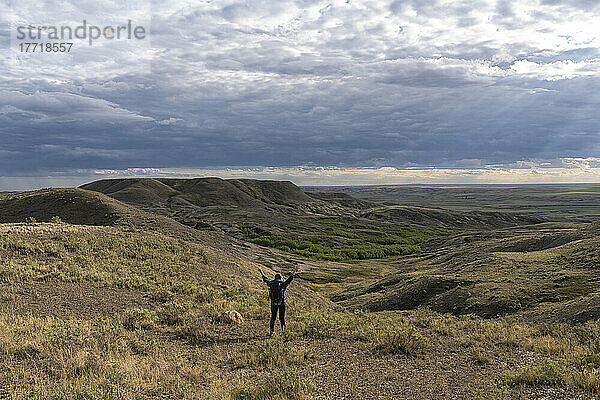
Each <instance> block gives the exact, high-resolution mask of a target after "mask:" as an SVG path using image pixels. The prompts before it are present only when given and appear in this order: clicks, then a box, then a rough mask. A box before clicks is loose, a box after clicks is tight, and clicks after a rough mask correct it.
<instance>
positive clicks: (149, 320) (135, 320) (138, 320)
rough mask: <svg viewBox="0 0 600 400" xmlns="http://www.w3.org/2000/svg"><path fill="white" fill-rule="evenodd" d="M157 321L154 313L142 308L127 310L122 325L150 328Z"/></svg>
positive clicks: (132, 327) (130, 327)
mask: <svg viewBox="0 0 600 400" xmlns="http://www.w3.org/2000/svg"><path fill="white" fill-rule="evenodd" d="M157 322H158V317H157V316H156V313H155V312H154V311H150V310H146V309H144V308H133V309H130V310H127V311H126V312H125V315H124V317H123V326H124V327H125V328H128V329H151V328H153V327H154V326H156V323H157Z"/></svg>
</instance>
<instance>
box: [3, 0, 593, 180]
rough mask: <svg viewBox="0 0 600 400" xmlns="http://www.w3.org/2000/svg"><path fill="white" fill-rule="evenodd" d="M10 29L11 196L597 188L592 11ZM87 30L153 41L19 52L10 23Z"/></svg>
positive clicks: (15, 17)
mask: <svg viewBox="0 0 600 400" xmlns="http://www.w3.org/2000/svg"><path fill="white" fill-rule="evenodd" d="M0 19H1V21H0V46H4V47H5V48H4V50H6V51H3V56H2V57H3V59H2V65H0V190H10V189H22V188H27V187H36V186H44V185H45V186H50V185H54V184H68V183H70V182H74V183H81V182H83V181H86V180H93V179H98V178H100V177H105V176H119V175H126V176H138V175H143V176H154V175H157V176H158V175H164V176H166V175H169V176H175V175H182V176H183V175H185V176H194V175H205V174H210V175H223V176H233V175H235V176H243V175H247V176H257V177H269V176H272V177H276V178H291V179H293V180H295V181H296V182H299V183H309V184H318V183H322V184H336V183H338V182H339V183H340V184H347V183H349V182H350V183H352V182H354V183H419V182H422V183H443V182H485V181H489V182H500V181H502V182H505V181H506V182H513V181H514V182H536V181H538V180H540V179H541V181H548V182H550V181H551V182H561V181H564V182H576V181H585V182H598V181H600V179H598V178H599V176H600V173H599V171H600V170H599V168H598V167H599V165H600V158H599V157H600V140H599V127H600V104H599V103H600V79H599V75H600V55H599V51H598V48H599V45H600V37H599V35H600V31H599V29H598V27H599V26H600V3H599V2H598V1H597V0H511V1H505V0H495V1H494V0H468V1H467V0H465V1H460V0H459V1H457V0H451V1H450V0H449V1H445V0H444V1H442V0H394V1H384V0H362V1H358V0H342V1H313V0H296V1H291V0H269V1H265V0H262V1H261V0H247V1H240V0H229V1H220V0H212V1H211V0H204V1H200V0H196V1H192V0H188V1H170V2H164V1H154V2H152V1H144V0H131V1H130V0H125V1H124V0H115V1H111V0H107V1H103V2H98V1H95V0H94V1H92V0H81V1H74V0H71V1H69V0H60V1H59V0H55V1H53V0H49V1H36V2H31V1H30V0H0ZM83 19H85V20H86V21H87V23H88V24H95V25H98V26H101V27H103V26H107V25H120V24H121V25H122V24H126V23H127V20H128V19H131V20H132V22H133V24H134V25H139V26H143V27H145V29H146V31H147V35H146V37H145V39H143V40H135V39H132V40H112V41H110V40H102V39H99V40H98V41H96V43H94V44H93V45H92V46H89V44H88V43H87V42H86V41H75V44H74V46H73V48H72V51H71V53H68V54H23V53H20V51H19V43H20V42H19V41H18V40H16V38H15V34H16V29H17V27H18V26H20V25H28V24H33V25H35V26H41V25H69V26H72V27H73V28H74V27H76V26H78V25H81V23H82V20H83ZM11 37H12V40H11ZM44 39H45V38H44ZM30 41H32V40H30ZM41 41H44V40H41ZM46 41H47V40H46ZM226 167H229V170H225V169H224V168H226ZM248 167H252V168H251V169H248ZM232 171H233V172H232ZM324 171H327V172H324ZM332 171H335V172H334V173H332ZM432 171H433V172H432ZM390 176H391V178H390ZM540 176H541V177H542V178H540ZM548 176H551V178H547V177H548ZM383 177H388V178H389V179H388V178H385V179H384V178H383ZM474 177H475V178H474Z"/></svg>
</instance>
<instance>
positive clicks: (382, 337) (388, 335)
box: [373, 325, 429, 356]
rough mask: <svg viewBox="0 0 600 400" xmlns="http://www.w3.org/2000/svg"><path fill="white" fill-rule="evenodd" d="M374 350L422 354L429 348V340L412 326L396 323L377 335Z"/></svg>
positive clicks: (386, 352)
mask: <svg viewBox="0 0 600 400" xmlns="http://www.w3.org/2000/svg"><path fill="white" fill-rule="evenodd" d="M374 342H375V346H374V347H373V351H375V352H376V353H378V354H406V355H409V356H420V355H423V354H425V352H426V351H427V349H428V348H429V341H428V340H427V338H426V337H425V336H423V335H421V334H420V333H418V332H416V331H415V329H414V327H412V326H403V325H396V326H390V327H388V328H386V329H385V330H384V331H383V332H381V333H379V334H378V335H377V336H376V337H375V340H374Z"/></svg>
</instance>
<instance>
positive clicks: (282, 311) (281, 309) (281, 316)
mask: <svg viewBox="0 0 600 400" xmlns="http://www.w3.org/2000/svg"><path fill="white" fill-rule="evenodd" d="M279 321H280V322H281V331H282V332H285V303H281V305H280V306H279Z"/></svg>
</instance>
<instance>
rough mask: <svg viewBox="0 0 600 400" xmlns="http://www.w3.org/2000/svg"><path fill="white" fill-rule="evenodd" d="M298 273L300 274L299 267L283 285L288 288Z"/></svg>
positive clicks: (295, 268)
mask: <svg viewBox="0 0 600 400" xmlns="http://www.w3.org/2000/svg"><path fill="white" fill-rule="evenodd" d="M296 273H298V266H297V265H296V266H295V267H294V272H292V275H290V277H289V278H287V280H286V281H285V282H284V283H283V284H284V285H285V286H287V285H289V284H290V283H292V281H293V280H294V277H295V276H296Z"/></svg>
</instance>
